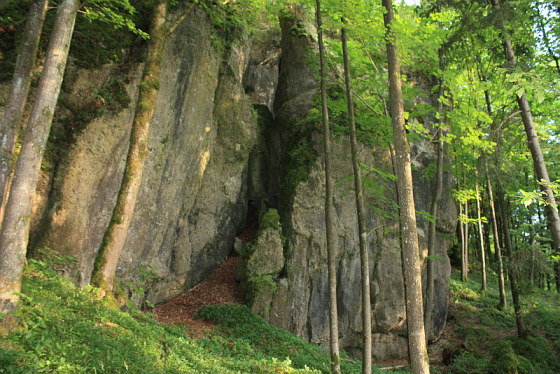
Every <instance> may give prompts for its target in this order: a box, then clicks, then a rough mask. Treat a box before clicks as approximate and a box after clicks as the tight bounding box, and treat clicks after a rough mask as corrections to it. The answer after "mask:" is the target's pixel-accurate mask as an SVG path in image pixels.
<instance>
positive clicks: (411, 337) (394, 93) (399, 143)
mask: <svg viewBox="0 0 560 374" xmlns="http://www.w3.org/2000/svg"><path fill="white" fill-rule="evenodd" d="M382 3H383V6H384V7H385V9H386V10H387V12H386V13H385V15H384V16H383V19H384V23H385V28H386V35H385V36H386V42H387V60H388V66H389V94H390V99H391V118H392V123H393V138H394V142H395V153H396V171H397V180H398V183H397V190H398V194H399V208H400V210H399V214H400V218H401V222H400V224H401V230H400V231H401V238H402V257H403V272H404V279H405V291H406V312H407V316H406V320H407V324H408V347H409V353H410V361H411V366H412V372H413V373H414V374H420V373H421V374H428V373H429V372H430V368H429V362H428V351H427V349H426V335H425V331H424V307H423V302H422V275H421V271H420V258H419V247H418V230H417V226H416V210H415V206H414V195H413V184H412V168H411V161H410V149H409V146H408V141H407V139H406V131H405V127H404V108H403V98H402V87H401V77H400V62H399V57H398V52H397V38H396V35H395V33H394V30H393V20H394V14H393V2H392V1H391V0H382Z"/></svg>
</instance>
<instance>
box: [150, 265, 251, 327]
mask: <svg viewBox="0 0 560 374" xmlns="http://www.w3.org/2000/svg"><path fill="white" fill-rule="evenodd" d="M238 259H239V258H238V257H236V256H231V257H229V258H228V259H227V260H225V261H224V262H223V263H222V264H221V265H220V266H218V268H217V269H216V270H214V272H212V273H211V274H210V275H209V276H208V277H207V278H206V279H205V280H204V281H203V282H201V283H199V284H198V285H197V286H196V287H194V288H192V289H190V290H189V291H188V292H186V293H184V294H183V295H180V296H178V297H176V298H174V299H172V300H170V301H168V302H167V303H165V304H161V305H158V306H156V307H155V308H153V309H152V310H150V312H151V313H153V314H155V315H156V319H157V320H158V321H159V322H163V323H168V324H177V323H181V324H185V326H186V327H187V328H188V329H189V331H190V333H191V334H192V335H193V336H197V337H201V336H203V335H204V331H205V330H209V329H211V328H212V327H214V325H212V324H211V323H209V322H207V321H204V320H201V319H198V318H195V313H196V312H197V311H198V309H200V308H201V307H203V306H207V305H224V304H229V303H234V304H244V302H243V298H242V295H241V291H240V290H239V288H238V287H237V280H236V271H237V262H238Z"/></svg>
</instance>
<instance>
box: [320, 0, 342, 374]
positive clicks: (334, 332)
mask: <svg viewBox="0 0 560 374" xmlns="http://www.w3.org/2000/svg"><path fill="white" fill-rule="evenodd" d="M315 12H316V20H317V35H318V42H319V64H320V69H321V73H320V74H321V110H322V119H323V149H324V153H325V154H324V158H325V232H326V236H327V237H326V240H327V257H328V258H327V262H328V272H329V275H328V276H329V331H330V351H331V372H332V373H340V348H339V345H338V308H337V297H336V283H337V282H336V270H337V269H336V252H335V248H333V246H334V244H335V239H334V233H333V223H332V217H333V182H332V178H331V138H330V136H331V130H330V127H329V110H328V104H327V85H326V67H325V45H324V43H323V28H322V27H323V20H322V17H321V2H320V0H316V2H315Z"/></svg>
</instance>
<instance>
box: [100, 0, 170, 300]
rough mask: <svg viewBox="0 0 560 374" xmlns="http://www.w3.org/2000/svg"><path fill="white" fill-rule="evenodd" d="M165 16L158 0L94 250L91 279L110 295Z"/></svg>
mask: <svg viewBox="0 0 560 374" xmlns="http://www.w3.org/2000/svg"><path fill="white" fill-rule="evenodd" d="M166 15H167V0H160V1H159V2H158V3H157V5H156V6H155V8H154V11H153V15H152V24H151V28H150V30H151V31H150V39H149V40H148V46H147V50H148V56H147V60H146V65H145V66H144V75H143V78H142V84H140V89H139V92H138V104H137V109H136V113H135V116H134V121H133V123H132V130H131V133H130V145H129V149H128V155H127V159H126V166H125V170H124V174H123V179H122V182H121V188H120V191H119V194H118V197H117V203H116V206H115V208H114V210H113V215H112V218H111V222H110V223H109V226H108V227H107V230H106V231H105V236H104V237H103V242H102V243H101V247H100V248H99V251H98V253H97V257H96V259H95V265H94V269H93V274H92V282H93V284H94V285H96V286H98V287H99V288H100V289H102V290H103V291H104V292H105V295H108V296H109V295H111V294H113V293H114V291H115V289H114V286H115V283H114V278H115V272H116V269H117V264H118V262H119V259H120V256H121V252H122V249H123V247H124V243H125V240H126V237H127V232H128V228H129V227H130V223H131V221H132V216H133V213H134V208H135V206H136V199H137V197H138V192H139V190H140V183H141V181H142V172H143V169H144V163H145V160H146V158H147V156H148V140H149V132H150V122H151V120H152V117H153V114H154V109H155V105H156V99H157V94H158V91H159V77H160V71H161V54H162V50H163V45H164V41H165V33H164V30H163V26H164V23H165V17H166Z"/></svg>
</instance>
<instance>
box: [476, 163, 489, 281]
mask: <svg viewBox="0 0 560 374" xmlns="http://www.w3.org/2000/svg"><path fill="white" fill-rule="evenodd" d="M475 179H476V180H475V190H476V217H477V226H478V243H479V245H480V263H481V265H482V269H481V272H482V285H481V287H480V290H481V291H482V292H485V291H486V286H487V281H486V248H485V245H484V230H483V229H482V210H481V208H480V199H481V198H482V196H481V195H480V188H479V186H478V172H477V171H476V169H475Z"/></svg>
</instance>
